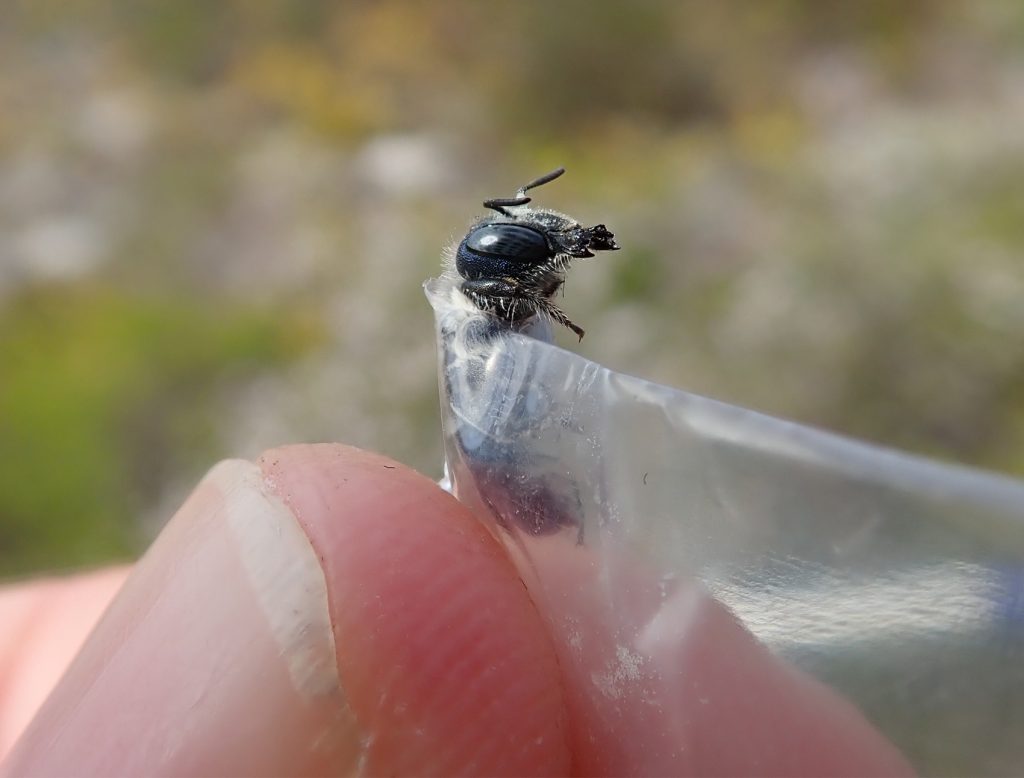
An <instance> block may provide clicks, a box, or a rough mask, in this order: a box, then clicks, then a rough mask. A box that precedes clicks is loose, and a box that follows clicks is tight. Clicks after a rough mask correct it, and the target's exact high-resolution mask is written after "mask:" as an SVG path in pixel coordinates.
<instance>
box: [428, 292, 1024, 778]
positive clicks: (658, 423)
mask: <svg viewBox="0 0 1024 778" xmlns="http://www.w3.org/2000/svg"><path fill="white" fill-rule="evenodd" d="M426 290H427V296H428V298H429V299H430V302H431V304H432V305H433V307H434V311H435V316H436V322H437V338H438V354H439V381H440V393H441V409H442V423H443V432H444V442H445V456H446V477H447V478H448V479H450V488H451V490H452V491H453V493H454V494H455V496H456V497H458V499H460V500H461V501H463V502H465V503H467V504H468V505H469V506H470V507H471V508H473V509H474V510H475V511H476V512H477V513H478V515H479V516H480V517H481V519H482V520H483V521H485V522H486V523H487V524H488V525H489V526H490V527H491V529H492V530H493V531H494V532H495V534H496V535H497V536H498V537H499V538H500V539H501V540H502V541H503V542H504V543H505V545H506V547H507V548H508V549H509V551H510V553H511V555H512V557H513V559H514V561H515V562H516V564H517V565H518V566H519V569H520V572H521V574H522V575H523V577H524V580H525V581H526V582H527V585H528V586H529V588H530V591H531V595H532V596H534V597H535V598H540V599H543V598H545V597H547V598H558V597H561V598H562V599H564V597H562V595H561V594H560V593H559V591H558V588H557V587H558V586H564V580H559V581H556V580H555V579H557V578H559V577H560V576H561V575H562V572H561V570H562V569H564V567H565V566H567V565H572V564H578V563H579V557H580V555H584V554H585V556H586V560H587V561H586V565H587V566H588V568H592V569H593V578H592V579H590V584H589V585H590V586H592V587H593V588H594V590H595V595H594V596H595V598H596V602H597V605H595V606H594V607H595V608H598V609H599V611H600V613H599V616H598V618H600V619H601V620H603V622H604V625H605V626H606V627H607V629H608V630H609V631H610V633H612V634H615V635H616V636H617V638H616V640H617V645H616V646H615V647H614V649H612V650H610V654H611V659H609V665H608V667H607V668H604V669H603V670H601V671H600V672H595V671H594V670H593V668H590V670H589V671H588V672H590V676H591V680H592V682H593V684H594V689H595V691H594V693H595V694H596V695H602V694H604V695H608V694H612V695H614V692H615V687H616V684H615V681H616V678H618V679H619V680H620V681H621V680H623V679H624V678H628V677H630V676H629V673H630V672H631V671H632V672H636V669H637V667H640V666H643V665H644V663H645V662H646V663H648V667H649V668H650V667H653V672H654V677H657V671H658V668H657V667H656V666H653V665H651V663H656V661H657V656H658V651H657V646H656V645H655V644H656V643H657V639H658V637H657V636H658V634H659V631H661V632H664V631H666V630H667V631H668V632H678V631H679V630H685V629H686V628H687V623H688V619H690V618H691V617H692V614H690V613H689V612H688V610H687V608H688V606H687V602H689V600H688V598H687V595H686V594H685V593H686V592H688V591H689V589H688V588H686V586H683V585H682V584H681V582H684V581H685V582H697V583H698V585H699V586H700V587H701V589H702V591H706V592H707V593H708V594H709V595H710V596H711V597H712V598H713V599H714V600H715V601H717V602H718V603H721V604H722V605H724V606H725V607H726V608H728V609H729V610H730V611H731V612H732V613H733V614H735V616H736V617H737V618H739V619H740V620H741V621H742V623H743V624H744V625H745V626H746V627H747V629H749V630H750V631H751V632H752V633H753V634H754V635H755V636H756V637H757V638H758V640H759V641H761V642H762V643H763V644H764V645H766V646H767V647H768V648H769V649H770V650H771V651H772V652H773V653H775V654H776V655H777V656H779V657H781V658H782V659H784V660H785V661H787V662H789V663H791V664H793V665H795V666H796V667H798V668H799V669H800V670H802V671H804V672H806V673H809V674H810V675H812V676H814V677H816V678H817V679H819V680H821V681H823V682H824V683H826V684H827V685H828V686H830V687H831V688H832V689H834V690H835V691H837V692H838V693H839V694H841V695H842V696H843V697H845V698H846V699H847V700H849V701H850V702H852V703H853V704H854V705H855V706H857V707H858V708H859V709H860V710H861V712H862V713H864V715H865V716H866V717H867V718H868V720H869V721H871V722H872V723H873V724H874V725H875V726H876V727H877V728H878V729H879V730H880V731H881V732H882V733H883V734H884V735H885V736H886V737H888V738H889V739H890V740H891V741H892V742H893V743H894V744H895V745H896V746H897V747H898V748H899V749H900V750H901V751H902V752H903V753H904V754H905V755H906V756H907V757H908V758H909V759H910V760H911V761H912V763H913V764H914V766H915V767H916V769H918V770H919V771H921V772H924V773H933V774H934V773H946V774H956V773H971V774H974V775H982V774H993V775H995V774H1006V773H1014V772H1016V771H1018V770H1019V769H1020V768H1021V766H1022V765H1024V737H1020V732H1024V483H1022V482H1020V481H1017V480H1014V479H1011V478H1007V477H1002V476H997V475H994V474H990V473H985V472H981V471H976V470H971V469H968V468H963V467H958V466H951V465H945V464H940V463H937V462H933V461H929V460H926V459H922V458H919V457H914V456H910V455H906V454H902V453H898V452H895V451H892V450H887V449H884V448H880V447H876V446H872V445H867V444H864V443H860V442H856V441H853V440H849V439H846V438H842V437H839V436H836V435H833V434H829V433H826V432H822V431H819V430H815V429H811V428H808V427H804V426H801V425H798V424H794V423H791V422H786V421H781V420H778V419H774V418H771V417H768V416H765V415H762V414H759V413H755V412H752V411H748V410H743V409H741V408H737V407H733V406H730V405H727V404H724V403H721V402H717V401H714V400H710V399H707V398H704V397H699V396H696V395H692V394H688V393H686V392H682V391H679V390H676V389H671V388H667V387H663V386H658V385H655V384H652V383H650V382H647V381H643V380H640V379H637V378H633V377H630V376H626V375H622V374H618V373H615V372H612V371H610V370H608V369H606V368H604V367H602V366H600V365H597V364H595V363H593V362H590V361H588V360H586V359H583V358H582V357H580V356H578V355H576V354H573V353H571V352H568V351H564V350H562V349H559V348H557V347H555V346H553V345H551V343H550V340H551V335H550V330H549V328H548V327H547V325H546V324H544V323H543V322H532V323H530V324H528V325H527V326H528V327H530V331H529V332H513V331H511V330H509V329H508V327H507V325H498V324H497V323H495V322H493V321H492V320H491V319H489V318H488V317H486V316H483V315H481V314H480V313H479V312H477V311H475V309H473V308H472V306H471V305H469V304H468V303H467V302H466V301H465V300H464V299H462V298H461V295H459V294H458V293H457V292H455V291H454V290H453V288H452V286H451V285H450V284H447V283H445V282H443V281H431V282H428V283H427V285H426ZM638 568H639V569H642V570H643V575H642V577H643V578H644V579H645V582H646V583H638V575H637V570H638ZM648 585H650V587H651V588H652V591H653V594H651V595H650V596H649V597H641V596H640V595H639V594H637V591H638V589H642V588H644V587H645V586H648ZM637 598H640V599H643V600H644V602H645V605H644V606H643V607H637V606H636V602H637V601H638V599H637ZM541 609H542V610H544V608H543V607H542V608H541ZM548 610H550V611H554V610H557V608H553V609H548ZM590 617H591V618H593V614H591V616H590ZM558 618H561V619H562V621H563V623H561V624H558V625H554V627H555V628H556V629H559V630H561V631H562V634H564V635H568V637H567V638H566V646H565V647H563V649H564V650H563V654H564V655H563V656H562V657H561V661H562V662H563V663H568V664H569V665H573V663H578V662H581V661H582V657H583V656H584V655H585V653H586V647H585V646H584V645H583V644H584V642H585V640H586V638H587V635H586V634H583V633H580V634H576V632H573V630H574V629H577V627H578V623H577V621H574V619H576V616H575V615H574V614H572V613H562V614H561V615H560V616H559V617H558ZM578 631H579V630H578V629H577V632H578ZM652 641H654V642H653V643H652ZM577 644H579V645H577ZM577 648H578V649H579V651H578V652H577V653H574V651H576V649H577ZM631 668H632V670H631ZM605 670H607V672H605ZM658 704H659V705H665V704H668V705H671V704H672V702H671V700H659V701H658ZM669 734H670V735H671V733H669Z"/></svg>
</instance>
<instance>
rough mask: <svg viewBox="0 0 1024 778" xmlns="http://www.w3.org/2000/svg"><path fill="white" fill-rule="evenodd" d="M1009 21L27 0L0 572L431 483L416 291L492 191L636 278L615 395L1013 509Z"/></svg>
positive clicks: (610, 275) (115, 553) (1, 167)
mask: <svg viewBox="0 0 1024 778" xmlns="http://www.w3.org/2000/svg"><path fill="white" fill-rule="evenodd" d="M1022 43H1024V5H1022V4H1020V3H1017V2H1012V1H1009V2H1004V3H999V2H992V3H962V2H944V1H942V0H940V1H939V2H909V3H899V4H894V3H887V2H883V1H882V0H865V2H846V3H822V2H817V1H816V0H780V1H779V2H769V3H758V4H750V5H746V6H742V7H739V6H735V5H733V4H726V3H710V2H709V3H688V2H682V3H679V2H654V1H652V2H642V3H622V2H613V1H612V0H564V1H560V2H556V3H542V2H518V3H506V4H502V3H498V4H495V3H473V2H435V3H422V2H381V3H370V2H354V3H345V4H336V3H328V2H325V1H323V0H318V1H315V2H291V1H287V2H286V1H285V0H270V1H269V2H260V3H242V2H224V3H209V2H203V0H142V2H127V0H114V1H113V2H112V1H110V0H83V1H82V2H78V3H74V4H67V3H63V2H56V0H35V1H33V2H28V1H27V0H26V1H25V2H15V3H12V4H10V8H7V9H5V18H4V25H3V26H2V27H0V65H2V67H0V96H2V101H3V104H4V112H3V116H2V119H0V575H12V574H15V573H22V572H27V571H31V570H44V569H51V568H64V567H68V566H74V565H83V564H92V563H98V562H101V561H102V560H104V559H109V558H123V557H126V556H130V555H132V554H134V553H137V551H138V550H139V549H140V548H141V547H142V546H143V545H144V544H145V542H146V540H147V539H148V537H149V536H150V535H151V534H152V531H153V529H154V528H155V527H156V526H158V525H159V523H160V522H161V521H163V520H165V519H166V518H167V513H168V506H171V505H173V504H174V503H175V502H176V501H177V500H178V499H180V497H181V494H182V491H183V490H184V489H187V488H188V486H189V485H190V484H191V483H193V482H194V480H195V478H196V477H198V475H199V474H200V473H202V472H203V471H204V470H205V469H206V468H207V467H208V466H209V465H210V464H211V463H212V461H213V460H214V459H215V458H217V457H221V456H228V455H232V456H253V455H255V454H257V453H258V452H259V451H260V450H261V449H262V448H264V447H266V446H269V445H275V444H279V443H283V442H286V441H302V440H342V441H345V442H349V443H352V444H356V445H362V446H366V447H370V448H375V449H378V450H381V451H383V452H385V453H388V454H390V455H392V456H395V457H397V458H399V459H402V460H404V461H406V462H409V463H410V464H412V465H414V466H417V467H419V468H421V469H422V470H424V471H425V472H428V473H432V474H436V473H437V472H438V471H439V467H440V461H439V457H440V450H439V443H438V430H437V421H436V412H435V410H434V408H435V403H436V377H435V364H434V355H433V343H432V339H431V337H430V332H431V326H432V325H431V317H430V312H429V310H428V309H427V306H426V304H425V302H423V300H422V297H421V295H420V292H419V285H420V282H421V281H422V279H424V278H425V277H427V276H430V275H433V274H434V273H435V272H436V269H437V266H438V259H439V253H440V252H439V249H440V247H441V246H442V245H444V244H445V243H446V242H448V241H450V240H451V239H452V238H453V237H455V236H457V235H459V234H460V233H461V231H462V230H463V228H464V227H465V225H466V224H467V222H468V220H469V219H470V218H471V217H472V215H473V213H475V212H476V209H477V208H478V207H479V206H478V203H479V202H480V200H482V199H483V198H484V197H486V196H495V195H501V194H507V193H509V192H510V191H511V189H512V188H514V187H515V186H516V185H517V184H519V183H521V182H522V181H524V180H526V179H527V178H529V177H531V176H533V175H536V174H537V173H538V172H540V171H543V170H546V169H550V168H551V167H553V166H555V165H558V164H564V165H565V166H566V167H568V168H569V170H570V175H568V176H566V177H565V178H564V179H562V180H560V181H559V182H558V184H557V185H556V186H552V187H550V188H548V189H546V190H545V191H544V194H543V196H544V198H545V202H546V203H548V204H550V205H551V206H553V207H559V208H564V209H565V210H566V211H568V212H570V213H573V214H579V215H581V216H582V217H584V218H589V217H590V216H594V217H596V218H599V219H602V220H604V221H606V222H607V223H608V224H609V225H610V226H611V227H612V228H613V229H614V230H615V232H616V234H617V235H618V236H619V237H620V239H621V242H622V244H623V246H624V250H623V251H622V252H619V253H618V254H616V255H614V256H610V257H605V258H601V259H600V260H594V261H592V262H587V263H581V265H580V267H579V268H578V269H577V270H576V271H575V272H574V273H573V275H572V277H571V278H570V280H569V283H568V287H567V290H566V307H567V308H568V309H569V310H570V311H571V312H572V314H573V318H574V319H576V320H578V321H579V322H581V323H582V324H583V325H584V326H585V327H586V330H587V333H588V334H587V338H586V340H585V341H584V342H583V343H582V344H581V345H579V346H577V345H576V344H575V343H573V344H572V347H573V348H579V349H581V350H582V351H583V353H584V354H586V355H587V356H589V357H592V358H594V359H597V360H599V361H601V362H603V363H605V364H607V365H609V366H610V367H613V368H616V369H619V370H623V371H626V372H630V373H634V374H638V375H642V376H644V377H647V378H650V379H652V380H656V381H660V382H663V383H667V384H673V385H677V386H680V387H684V388H687V389H691V390H694V391H698V392H700V393H703V394H708V395H712V396H715V397H719V398H721V399H724V400H728V401H732V402H735V403H738V404H741V405H746V406H752V407H755V408H758V409H760V410H764V411H767V412H769V413H774V414H776V415H781V416H787V417H791V418H795V419H798V420H800V421H804V422H808V423H813V424H817V425H820V426H824V427H828V428H831V429H835V430H838V431H841V432H846V433H850V434H855V435H858V436H861V437H866V438H868V439H871V440H875V441H878V442H881V443H886V444H890V445H896V446H900V447H904V448H908V449H911V450H914V451H918V452H922V453H926V454H930V455H935V456H940V457H945V458H948V459H953V460H958V461H963V462H968V463H973V464H977V465H983V466H987V467H992V468H996V469H1000V470H1003V471H1006V472H1010V473H1016V474H1024V379H1022V376H1024V337H1021V332H1022V329H1024V314H1022V313H1021V312H1022V311H1024V307H1022V306H1021V304H1020V301H1021V299H1024V272H1022V270H1021V267H1022V265H1021V254H1022V245H1024V243H1022V241H1024V162H1022V161H1021V160H1024V134H1022V133H1021V132H1020V130H1019V128H1020V127H1021V126H1024V102H1022V101H1021V99H1020V88H1019V86H1018V84H1019V78H1020V76H1019V74H1020V73H1021V72H1022V68H1024V56H1022V54H1021V52H1022V50H1024V47H1022V46H1021V44H1022Z"/></svg>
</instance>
